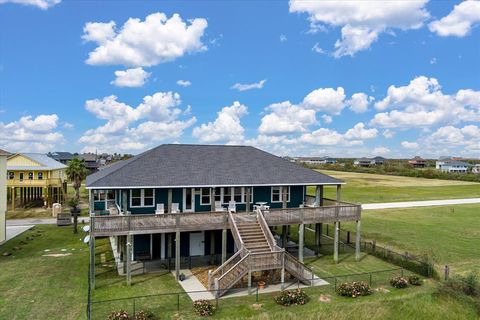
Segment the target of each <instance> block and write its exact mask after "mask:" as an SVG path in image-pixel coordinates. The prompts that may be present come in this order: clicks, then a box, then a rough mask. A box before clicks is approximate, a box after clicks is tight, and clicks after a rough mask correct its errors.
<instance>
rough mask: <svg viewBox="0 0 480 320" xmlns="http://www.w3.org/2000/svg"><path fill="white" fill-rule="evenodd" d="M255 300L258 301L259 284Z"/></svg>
mask: <svg viewBox="0 0 480 320" xmlns="http://www.w3.org/2000/svg"><path fill="white" fill-rule="evenodd" d="M255 301H256V302H257V303H258V286H257V292H256V294H255Z"/></svg>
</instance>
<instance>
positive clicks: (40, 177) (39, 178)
mask: <svg viewBox="0 0 480 320" xmlns="http://www.w3.org/2000/svg"><path fill="white" fill-rule="evenodd" d="M38 180H43V172H39V173H38Z"/></svg>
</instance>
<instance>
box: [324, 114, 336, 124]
mask: <svg viewBox="0 0 480 320" xmlns="http://www.w3.org/2000/svg"><path fill="white" fill-rule="evenodd" d="M322 120H323V122H324V123H325V124H330V123H332V121H333V119H332V117H331V116H329V115H326V114H324V115H322Z"/></svg>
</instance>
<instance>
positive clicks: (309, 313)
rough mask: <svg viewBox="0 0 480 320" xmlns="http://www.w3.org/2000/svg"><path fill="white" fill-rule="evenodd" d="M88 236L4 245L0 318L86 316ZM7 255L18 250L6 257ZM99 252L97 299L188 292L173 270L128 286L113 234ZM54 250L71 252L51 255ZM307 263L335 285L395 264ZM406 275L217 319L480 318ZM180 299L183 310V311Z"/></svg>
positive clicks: (31, 234) (60, 235)
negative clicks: (396, 284)
mask: <svg viewBox="0 0 480 320" xmlns="http://www.w3.org/2000/svg"><path fill="white" fill-rule="evenodd" d="M307 237H308V236H307ZM27 238H28V239H33V240H27ZM81 238H83V234H82V233H79V234H77V235H73V234H72V229H71V228H69V227H67V228H61V227H56V226H48V225H47V226H37V227H35V228H34V229H33V230H31V231H28V232H26V233H24V234H22V235H21V236H19V237H17V238H15V239H13V240H11V241H9V242H7V243H6V244H4V245H2V246H0V270H1V271H2V272H0V292H2V294H1V295H0V319H85V317H86V315H85V307H86V297H87V271H88V248H87V246H86V245H85V244H83V243H82V241H81ZM326 247H328V244H326ZM45 250H48V251H45ZM326 250H328V249H326ZM4 252H10V253H12V255H11V256H1V254H3V253H4ZM96 252H97V257H96V261H97V270H96V271H97V277H96V279H97V281H96V284H97V289H96V290H95V291H93V292H92V299H93V300H94V301H101V300H109V299H116V298H125V297H131V296H139V295H151V294H161V293H165V292H180V293H181V292H182V290H181V287H180V286H179V285H178V284H177V283H176V282H175V280H174V278H173V276H172V275H171V274H170V273H168V272H159V273H155V274H148V275H142V276H134V277H133V284H132V286H130V287H128V286H126V284H125V279H124V278H123V277H119V276H118V275H117V274H116V272H115V270H114V268H113V264H112V263H111V253H110V252H109V247H108V243H107V239H99V240H98V241H97V249H96ZM48 254H60V255H65V256H58V257H52V256H45V255H48ZM306 262H307V264H309V265H310V266H311V267H313V268H314V270H315V272H316V273H317V274H319V275H321V276H322V277H324V278H326V279H327V281H330V282H331V283H333V278H331V276H332V275H338V276H341V275H345V274H351V273H358V272H370V271H378V270H385V269H391V268H395V266H392V265H391V264H388V263H386V262H383V261H381V260H379V259H376V258H374V257H371V256H367V255H363V256H362V259H361V261H360V262H355V261H354V257H353V254H352V252H350V251H348V250H347V251H346V252H343V251H342V253H341V255H340V263H339V264H338V265H336V264H334V263H333V261H332V257H331V255H329V254H328V253H327V252H325V255H324V256H322V257H321V258H319V259H315V258H309V259H307V261H306ZM398 272H399V271H395V272H386V273H382V274H374V276H373V279H372V281H373V283H372V284H373V287H375V288H377V287H379V286H382V287H385V288H387V289H388V290H390V292H388V293H381V292H377V293H375V294H374V295H372V296H370V297H364V298H360V299H348V298H341V297H338V296H336V295H335V294H334V291H333V286H325V287H318V288H309V289H307V291H308V292H309V296H310V298H311V301H310V302H309V303H308V304H307V305H305V306H295V307H289V308H284V307H281V306H278V305H276V304H275V303H274V302H273V295H272V294H260V295H259V303H260V304H262V308H261V309H260V310H254V309H253V308H252V304H253V303H255V299H256V297H255V295H252V296H247V297H241V298H226V299H221V300H220V302H219V309H218V310H217V312H216V315H215V318H225V319H228V318H230V319H233V318H237V319H238V318H252V319H273V318H275V319H299V318H307V319H322V318H328V319H351V318H352V317H353V318H355V319H367V318H368V319H386V318H389V319H404V318H405V317H407V318H415V317H418V318H419V319H423V318H429V319H432V318H433V319H435V318H440V317H441V318H443V319H476V314H475V309H474V307H473V305H472V304H471V303H468V302H459V301H457V300H452V299H451V298H449V297H446V296H441V295H438V294H436V293H435V292H436V283H434V282H431V281H427V282H426V283H425V285H424V286H422V287H410V288H408V289H406V290H395V289H392V288H390V286H389V285H388V284H387V280H388V279H389V278H390V277H391V276H392V275H393V274H397V273H398ZM329 277H330V278H329ZM347 280H348V281H352V280H365V281H368V280H369V279H368V276H367V275H359V276H351V277H339V278H338V283H340V282H342V281H347ZM320 295H329V296H331V299H332V301H331V302H330V303H323V302H319V300H318V299H319V297H320ZM177 304H178V306H179V310H180V311H177ZM133 307H134V306H133V300H120V301H116V302H108V303H97V304H94V305H93V315H94V317H93V319H105V314H107V313H108V312H109V311H111V310H113V309H126V310H132V309H133ZM135 308H136V310H139V309H148V310H152V311H155V312H156V313H157V314H161V315H162V319H170V318H175V319H191V318H195V315H194V314H193V309H192V307H191V301H190V299H189V298H188V296H186V295H185V294H180V295H178V296H177V295H176V294H173V295H167V296H157V297H148V298H140V299H136V300H135Z"/></svg>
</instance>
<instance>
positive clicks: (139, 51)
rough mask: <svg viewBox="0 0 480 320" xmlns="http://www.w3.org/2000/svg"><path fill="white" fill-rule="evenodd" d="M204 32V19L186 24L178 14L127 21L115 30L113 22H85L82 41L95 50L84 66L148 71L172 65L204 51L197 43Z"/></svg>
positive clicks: (159, 14)
mask: <svg viewBox="0 0 480 320" xmlns="http://www.w3.org/2000/svg"><path fill="white" fill-rule="evenodd" d="M206 28H207V20H206V19H203V18H195V19H192V20H188V23H187V22H185V21H184V20H182V18H181V17H180V15H178V14H174V15H173V16H172V17H171V18H167V16H166V15H165V14H164V13H161V12H157V13H153V14H150V15H148V16H147V17H146V18H145V20H144V21H141V20H140V19H137V18H130V19H128V21H127V22H125V24H124V25H123V26H122V27H121V28H116V23H115V22H114V21H110V22H107V23H101V22H88V23H87V24H85V27H84V28H83V31H84V34H83V36H82V39H84V40H85V41H91V42H95V43H96V44H97V45H98V46H97V47H96V48H95V50H94V51H92V52H90V53H89V56H88V59H87V60H86V63H88V64H91V65H125V66H136V67H148V66H154V65H157V64H160V63H164V62H169V61H173V60H175V59H177V58H179V57H182V56H183V55H185V54H188V53H194V52H198V51H202V50H206V47H205V45H204V44H203V43H202V41H201V38H202V36H203V34H204V32H205V29H206Z"/></svg>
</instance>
